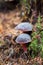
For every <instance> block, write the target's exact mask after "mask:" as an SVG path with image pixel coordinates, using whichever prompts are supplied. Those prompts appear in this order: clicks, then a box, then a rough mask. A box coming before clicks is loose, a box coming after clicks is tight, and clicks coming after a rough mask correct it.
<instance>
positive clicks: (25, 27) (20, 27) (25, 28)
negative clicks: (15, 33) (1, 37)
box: [15, 22, 33, 32]
mask: <svg viewBox="0 0 43 65" xmlns="http://www.w3.org/2000/svg"><path fill="white" fill-rule="evenodd" d="M15 29H16V30H20V31H23V32H28V31H32V29H33V26H32V24H31V23H29V22H24V23H20V24H19V25H17V26H16V27H15Z"/></svg>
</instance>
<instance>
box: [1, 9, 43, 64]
mask: <svg viewBox="0 0 43 65" xmlns="http://www.w3.org/2000/svg"><path fill="white" fill-rule="evenodd" d="M22 21H23V18H21V17H20V10H19V9H18V8H17V9H15V10H13V11H9V12H7V13H4V12H0V40H2V43H3V44H0V65H43V59H42V58H41V57H39V56H37V57H35V58H34V59H32V58H31V57H30V56H29V53H28V51H27V53H25V52H24V51H23V49H22V47H21V46H20V45H18V44H17V43H16V42H15V41H13V38H14V37H16V36H17V35H19V34H21V31H17V30H15V29H14V27H15V26H16V25H17V24H19V23H21V22H22ZM42 25H43V24H42ZM6 35H12V39H11V40H10V41H8V43H4V41H3V38H4V37H5V36H6Z"/></svg>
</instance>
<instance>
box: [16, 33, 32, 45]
mask: <svg viewBox="0 0 43 65" xmlns="http://www.w3.org/2000/svg"><path fill="white" fill-rule="evenodd" d="M15 41H16V43H19V44H25V43H28V42H31V37H30V35H28V34H25V33H23V34H20V35H19V36H18V37H17V38H16V40H15Z"/></svg>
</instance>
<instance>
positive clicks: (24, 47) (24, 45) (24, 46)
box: [22, 44, 27, 52]
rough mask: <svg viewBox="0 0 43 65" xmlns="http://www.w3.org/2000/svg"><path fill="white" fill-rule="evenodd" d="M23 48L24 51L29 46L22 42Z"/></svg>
mask: <svg viewBox="0 0 43 65" xmlns="http://www.w3.org/2000/svg"><path fill="white" fill-rule="evenodd" d="M22 48H23V50H24V52H25V51H27V46H26V44H22Z"/></svg>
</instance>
